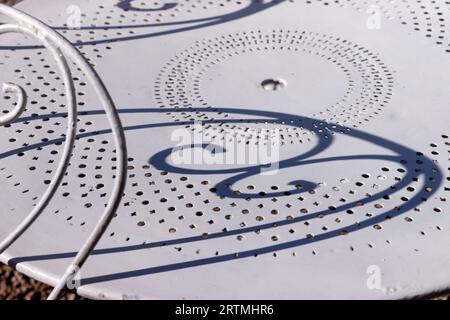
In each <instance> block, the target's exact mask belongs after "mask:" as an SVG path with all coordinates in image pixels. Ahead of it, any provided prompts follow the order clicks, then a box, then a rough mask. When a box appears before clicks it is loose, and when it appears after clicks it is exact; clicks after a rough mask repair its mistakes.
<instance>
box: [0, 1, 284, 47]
mask: <svg viewBox="0 0 450 320" xmlns="http://www.w3.org/2000/svg"><path fill="white" fill-rule="evenodd" d="M285 1H287V0H270V1H267V2H255V1H249V4H248V5H247V6H246V7H244V8H242V9H239V10H238V11H235V12H231V13H227V14H224V15H219V16H213V17H209V18H203V19H192V20H184V21H177V22H169V23H155V24H153V23H149V24H138V25H117V26H110V25H104V26H89V27H81V28H75V29H74V28H69V27H67V26H52V28H53V29H55V30H58V31H74V32H79V31H83V30H84V31H92V30H105V31H108V30H114V29H128V28H129V29H131V28H132V29H145V28H156V27H167V26H176V25H180V26H181V27H179V28H176V29H174V30H165V31H159V32H149V33H145V34H137V35H132V36H126V37H116V38H106V39H97V40H89V41H82V40H77V41H74V42H72V45H74V46H76V47H81V46H86V45H99V44H110V43H115V42H125V41H133V40H141V39H146V38H154V37H162V36H168V35H171V34H176V33H182V32H187V31H193V30H198V29H202V28H208V27H212V26H216V25H220V24H224V23H227V22H231V21H235V20H239V19H242V18H245V17H248V16H251V15H254V14H257V13H259V12H262V11H265V10H268V9H271V8H273V7H275V6H277V5H280V4H282V3H284V2H285ZM116 6H117V7H119V8H121V9H123V10H124V11H136V12H145V11H147V12H150V11H167V10H170V9H173V8H175V7H176V6H177V2H174V3H171V4H166V5H163V6H162V7H160V8H157V9H137V8H136V7H133V6H132V1H129V0H127V1H119V2H118V4H116ZM192 24H196V25H192ZM183 25H187V26H183ZM41 48H43V47H42V46H41V45H23V46H0V50H29V49H41Z"/></svg>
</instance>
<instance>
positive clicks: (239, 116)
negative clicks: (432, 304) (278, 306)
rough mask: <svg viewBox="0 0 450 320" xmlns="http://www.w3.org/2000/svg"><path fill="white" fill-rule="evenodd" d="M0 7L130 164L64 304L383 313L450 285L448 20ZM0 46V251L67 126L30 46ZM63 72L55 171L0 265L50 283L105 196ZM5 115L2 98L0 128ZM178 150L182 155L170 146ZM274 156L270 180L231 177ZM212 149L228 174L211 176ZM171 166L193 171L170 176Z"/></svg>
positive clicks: (449, 14) (150, 4)
mask: <svg viewBox="0 0 450 320" xmlns="http://www.w3.org/2000/svg"><path fill="white" fill-rule="evenodd" d="M17 8H19V9H20V10H23V11H24V12H27V13H29V14H32V15H33V16H35V17H37V18H38V19H40V20H42V21H43V22H44V23H46V24H48V25H50V26H51V27H52V28H53V29H54V30H55V31H57V32H58V33H60V34H61V35H63V36H64V37H66V38H67V39H68V40H69V41H70V42H72V44H73V45H74V47H76V48H77V49H79V50H80V51H81V52H82V53H83V54H84V56H85V57H86V58H87V59H88V60H89V62H90V63H91V65H92V66H93V68H94V69H95V70H96V71H97V72H98V74H99V75H100V77H101V79H102V80H103V82H104V84H105V87H106V88H107V90H108V91H109V93H110V94H111V96H112V99H113V101H114V103H115V106H116V107H117V110H118V113H119V115H120V118H121V120H122V123H123V128H124V132H125V137H126V141H127V145H128V167H127V173H126V175H127V182H126V183H127V184H126V188H125V191H124V194H123V197H122V199H121V202H120V206H119V208H118V210H117V212H116V214H115V216H114V219H113V220H112V222H111V224H110V225H109V227H108V229H107V231H106V233H105V234H104V235H103V237H102V239H101V241H100V243H99V245H98V246H97V247H96V249H95V250H94V251H93V252H92V254H91V256H90V257H89V259H88V260H87V262H86V264H85V266H84V267H83V268H82V269H81V271H80V273H79V275H80V277H81V286H80V287H79V288H78V293H79V294H80V295H82V296H85V297H89V298H95V299H104V298H113V299H122V298H123V299H144V298H145V299H181V298H183V299H188V298H189V299H228V298H233V299H248V298H253V299H255V298H256V299H287V298H291V299H292V298H326V299H334V298H367V299H385V298H388V299H398V298H408V297H414V296H417V295H423V294H428V293H431V292H434V291H441V290H444V289H447V288H448V287H449V286H450V273H449V271H448V270H450V252H449V250H447V247H448V243H449V241H450V233H449V232H448V230H449V228H450V222H449V221H450V220H449V219H448V214H449V209H450V208H449V204H448V194H449V192H450V177H449V172H448V171H449V167H450V164H449V152H450V138H449V136H450V130H449V120H450V108H449V101H450V90H448V83H450V73H448V72H447V70H449V68H450V41H449V39H448V35H447V33H448V30H449V28H448V25H447V21H448V20H449V19H450V4H449V2H448V1H444V0H440V1H433V3H428V2H427V3H424V2H416V1H400V0H399V1H387V0H386V1H384V0H383V1H346V0H339V1H321V0H317V1H302V0H293V1H281V0H273V1H256V0H255V1H250V0H249V1H225V0H221V1H203V0H195V1H194V0H189V1H188V0H185V1H173V0H171V1H146V0H140V1H114V0H101V1H90V0H77V1H74V0H70V1H66V0H61V1H57V2H55V1H50V0H41V1H38V2H36V1H30V0H25V1H24V2H22V3H20V4H19V5H18V6H17ZM2 21H5V22H9V20H8V19H7V18H2ZM0 49H1V51H0V55H1V64H0V68H1V72H0V80H1V81H2V82H9V83H16V84H18V85H20V86H21V87H23V88H24V90H25V92H26V95H27V98H28V99H27V106H26V107H27V109H26V111H25V112H24V113H23V114H22V115H21V116H20V117H19V118H18V119H17V120H16V121H15V122H14V123H12V124H11V125H8V126H6V127H4V128H0V130H1V132H2V134H1V135H0V159H1V160H0V185H1V193H0V203H1V204H2V207H1V210H0V217H1V223H0V239H3V238H6V237H7V236H8V235H9V234H10V232H11V231H13V230H14V228H15V227H16V226H17V225H19V224H20V222H21V221H22V220H23V219H24V218H25V217H26V216H27V214H28V213H29V212H30V211H32V210H33V207H35V206H36V203H37V202H38V201H39V199H40V198H41V196H42V194H43V193H44V192H45V191H46V190H47V189H48V186H49V184H50V183H51V179H52V177H53V175H54V174H55V170H56V169H57V166H58V163H59V161H60V159H61V154H62V152H63V150H64V147H65V140H66V137H67V136H66V131H67V118H68V116H69V114H70V112H69V111H70V110H69V109H68V103H67V93H65V92H66V91H65V87H64V81H63V80H64V79H63V75H61V73H60V72H59V70H58V66H57V64H56V61H55V60H54V59H53V57H52V55H51V52H49V51H48V50H46V49H45V48H43V46H42V43H39V42H38V41H36V40H34V39H32V37H29V36H28V37H27V36H23V35H17V34H15V35H3V36H2V41H1V47H0ZM69 65H70V67H71V69H72V79H73V84H74V86H75V91H76V98H77V102H76V104H77V106H78V113H77V126H78V129H77V136H76V141H75V146H74V149H73V152H72V156H71V160H70V165H69V167H68V168H67V171H66V173H65V175H64V177H63V180H62V183H61V185H60V186H59V188H57V190H56V194H55V196H54V197H53V198H52V199H51V201H50V203H49V205H48V206H47V207H46V208H45V211H44V212H43V213H42V215H41V216H40V217H39V218H38V219H37V220H36V221H35V222H34V223H33V224H32V225H31V226H30V228H29V229H28V230H27V231H26V232H25V233H24V234H23V235H22V236H21V237H20V238H19V239H18V240H17V241H15V242H14V243H13V244H12V246H10V247H9V248H8V250H6V251H5V252H4V254H3V255H2V256H1V259H2V261H4V262H7V263H9V264H11V265H13V266H15V267H17V269H18V270H19V271H20V272H23V273H26V274H27V275H30V276H31V277H33V278H36V279H38V280H41V281H44V282H46V283H49V284H51V285H55V284H56V283H57V282H58V280H59V279H60V278H61V276H62V274H63V273H64V271H65V270H66V268H67V266H68V265H69V264H70V263H71V261H72V260H73V258H74V257H75V255H76V254H77V252H78V251H79V249H80V247H82V245H83V244H84V243H85V241H86V239H87V237H88V236H89V234H90V233H91V231H92V230H93V228H94V226H95V225H96V224H97V223H98V221H99V219H100V217H101V215H102V213H103V212H104V210H105V206H106V205H107V204H108V203H109V202H108V201H110V200H109V199H110V198H111V195H112V185H113V183H114V181H116V182H117V179H118V177H117V174H116V172H117V169H118V168H117V160H118V159H117V157H118V149H117V146H116V145H115V143H114V139H113V135H112V127H111V123H110V121H109V120H108V117H107V116H106V114H105V111H104V109H103V108H102V105H101V103H100V101H99V96H98V94H97V93H96V91H95V90H94V89H95V88H94V87H93V86H92V83H90V82H89V81H88V80H87V79H86V70H85V69H82V68H80V66H79V65H77V64H76V63H74V61H73V60H71V59H69ZM15 102H16V97H15V96H14V95H11V94H7V93H5V94H4V95H3V99H2V105H1V107H2V108H1V109H0V112H4V114H7V112H8V111H9V112H11V110H13V109H14V107H15V105H14V103H15ZM186 133H189V134H191V135H192V136H194V137H200V140H194V143H192V144H191V143H189V144H183V143H180V142H182V141H183V140H182V139H181V138H182V137H183V134H186ZM204 141H208V144H206V143H204ZM274 144H276V145H277V146H278V147H279V148H278V149H277V150H279V155H278V156H279V161H275V162H272V163H271V166H267V163H265V162H264V164H261V163H260V162H257V161H256V162H251V161H250V160H251V159H252V156H251V155H254V154H255V152H256V151H255V150H260V149H261V148H262V146H270V145H274ZM211 146H213V148H211ZM255 146H259V148H256V149H252V147H255ZM174 148H175V149H174ZM231 148H236V150H238V152H237V154H238V155H241V156H242V155H243V154H246V155H247V156H248V157H247V158H245V157H244V158H243V159H241V158H239V159H238V160H239V161H235V162H233V161H226V160H233V157H232V156H231V157H228V158H227V155H233V154H234V155H235V154H236V153H233V152H232V151H231ZM183 152H186V153H183ZM180 153H183V155H186V154H193V155H194V161H193V162H192V163H185V162H183V163H179V162H177V161H176V160H177V159H178V158H176V157H174V155H180ZM195 157H198V158H195ZM196 160H199V161H196ZM208 161H209V162H208ZM269 167H270V168H269Z"/></svg>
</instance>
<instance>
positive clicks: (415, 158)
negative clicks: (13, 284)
mask: <svg viewBox="0 0 450 320" xmlns="http://www.w3.org/2000/svg"><path fill="white" fill-rule="evenodd" d="M180 111H182V112H193V113H195V112H199V111H201V112H203V113H207V112H214V113H217V112H219V113H221V114H222V113H227V114H231V115H234V116H239V117H241V118H235V119H230V118H226V119H216V120H207V121H204V122H203V123H204V124H218V125H222V124H242V123H252V124H259V123H260V124H264V123H267V122H268V121H269V122H270V123H274V124H283V125H289V126H292V127H297V128H302V129H306V130H309V131H312V132H314V133H315V136H316V137H317V138H318V143H317V145H316V146H315V147H314V148H312V149H311V150H310V151H308V152H305V153H303V154H299V155H297V156H295V157H292V158H290V159H285V160H281V161H279V163H278V165H279V168H280V170H283V169H286V168H296V167H300V166H302V165H307V164H313V163H314V164H318V163H330V162H336V161H355V160H380V161H390V162H393V163H395V164H396V165H401V166H402V167H403V170H404V177H403V178H401V179H399V180H398V181H397V182H396V184H395V185H392V186H391V187H390V188H387V189H386V190H382V191H380V192H378V193H376V194H373V195H371V196H370V197H368V198H364V199H359V200H357V201H353V202H351V203H345V204H343V205H341V206H338V207H333V208H329V209H327V210H322V211H320V212H313V213H309V214H305V215H302V216H300V217H296V218H294V219H292V220H287V219H286V220H280V221H277V222H271V223H266V224H261V225H257V226H252V227H246V228H242V229H236V230H229V231H227V232H220V233H215V234H210V235H208V237H207V238H206V239H205V237H204V236H203V235H199V236H193V237H188V238H180V239H174V240H167V241H158V242H153V243H144V244H140V245H131V246H122V247H116V248H106V249H96V250H94V251H93V253H92V255H104V254H113V253H120V252H129V251H137V250H146V249H150V248H157V247H165V246H172V245H179V244H185V243H192V242H200V241H209V240H211V239H219V238H227V237H230V236H236V235H243V234H246V233H251V232H255V231H260V230H265V229H272V228H273V226H274V224H276V225H277V226H286V225H291V224H295V223H300V222H304V221H307V220H310V219H314V218H317V217H318V216H319V215H320V216H331V215H335V214H337V213H340V212H343V211H347V210H351V209H352V208H355V207H357V206H360V205H361V203H363V205H369V204H375V203H376V201H378V200H382V199H383V198H386V197H389V196H391V195H393V194H395V193H397V192H399V191H401V190H403V189H405V188H407V187H408V186H410V184H411V183H413V182H416V181H419V180H420V181H426V183H425V184H424V185H423V186H422V187H421V188H420V189H418V190H416V193H415V195H414V196H413V197H412V198H410V199H408V200H407V201H405V202H402V203H401V204H399V205H398V206H397V207H395V208H392V209H387V210H384V212H383V213H380V214H378V215H376V216H373V217H370V218H367V219H366V220H364V221H361V222H359V223H358V224H354V225H349V226H346V227H342V228H339V229H337V230H333V231H327V232H324V233H322V234H319V235H316V236H315V237H313V238H300V239H296V240H293V241H289V242H284V243H278V244H276V245H270V246H265V247H261V248H257V249H252V250H247V251H239V252H236V253H233V254H225V255H218V256H214V257H209V258H204V259H197V260H192V261H185V262H181V263H175V264H169V265H162V266H156V267H150V268H144V269H139V270H130V271H126V272H121V273H115V274H105V275H101V276H95V277H91V278H85V279H82V281H81V282H82V285H87V284H94V283H99V282H104V281H111V280H117V279H125V278H131V277H138V276H143V275H150V274H156V273H161V272H168V271H174V270H180V269H186V268H194V267H197V266H204V265H210V264H216V263H221V262H225V261H233V260H239V259H246V258H250V257H255V256H259V255H263V254H268V253H274V252H277V251H282V250H286V249H290V248H295V247H300V246H304V245H310V244H312V243H317V242H320V241H325V240H329V239H332V238H334V237H339V236H342V234H343V233H345V234H351V233H352V232H356V231H358V230H362V229H365V228H369V227H372V226H374V225H377V224H381V223H383V222H386V221H387V220H391V219H394V218H396V217H399V216H400V215H402V214H404V213H405V212H408V211H410V210H413V209H415V208H417V207H418V206H419V205H420V204H422V203H423V202H425V201H427V199H429V198H430V197H432V196H433V194H434V193H436V191H437V190H438V189H439V187H440V186H441V185H442V183H443V179H444V176H443V172H442V171H441V170H440V168H438V167H437V166H436V164H435V163H434V162H433V161H432V160H431V159H429V158H428V157H426V156H424V155H423V154H421V153H418V152H417V151H414V150H412V149H410V148H408V147H406V146H403V145H400V144H398V143H395V142H393V141H390V140H387V139H385V138H382V137H379V136H375V135H372V134H369V133H367V132H364V131H361V130H359V129H353V128H352V129H350V128H347V127H345V126H341V125H338V124H333V123H326V122H323V121H320V120H317V119H312V118H307V117H303V116H298V115H292V114H285V113H280V112H266V111H260V110H248V109H235V108H214V109H205V108H184V109H178V108H148V109H121V110H119V112H120V114H121V115H126V114H157V113H167V112H180ZM102 114H104V112H103V111H101V110H93V111H88V112H80V114H79V116H80V117H83V116H89V115H102ZM66 116H67V114H65V113H59V114H50V115H40V116H32V117H23V118H21V119H19V120H17V122H25V121H28V122H30V121H35V120H39V119H47V118H58V117H66ZM243 116H245V117H243ZM253 117H255V118H253ZM193 124H194V121H190V120H189V121H181V122H176V121H175V122H173V121H172V122H163V123H149V124H143V125H135V126H125V131H134V130H146V129H158V128H163V127H180V126H188V125H193ZM110 132H111V130H109V129H105V130H98V131H92V132H85V133H82V134H79V135H78V136H77V139H84V138H88V137H92V136H97V135H104V134H109V133H110ZM343 134H345V135H347V136H350V137H353V138H357V139H361V140H363V141H366V142H369V143H371V144H374V145H376V146H379V147H383V148H385V149H386V150H388V151H389V155H385V154H373V155H352V156H341V157H331V158H323V159H310V158H311V157H313V156H316V155H319V154H320V153H321V152H323V151H325V150H326V149H327V148H329V147H330V146H331V145H332V144H333V143H334V142H335V140H336V139H337V138H338V137H339V136H340V135H343ZM63 142H64V140H63V139H56V140H51V141H45V142H41V143H38V144H34V145H29V146H26V147H22V148H18V149H15V150H9V151H7V152H4V153H1V154H0V159H3V158H6V157H10V156H13V155H15V154H17V153H20V152H25V151H29V150H33V149H35V148H42V147H45V146H49V145H53V144H55V143H59V144H60V143H63ZM170 153H171V150H163V151H161V152H159V153H157V154H155V155H154V156H152V157H151V158H150V159H149V163H150V164H151V165H152V166H154V167H155V168H156V169H158V170H162V171H167V172H172V173H181V174H186V175H205V174H218V173H220V174H229V175H232V176H231V177H230V178H227V179H225V180H224V181H222V182H220V183H218V184H217V185H216V187H215V189H216V190H215V193H216V195H217V196H230V197H233V194H234V193H232V192H231V193H229V190H228V191H227V190H225V189H224V186H225V185H226V186H228V189H229V186H233V185H235V184H236V183H237V182H239V181H241V180H242V179H247V178H249V177H251V176H254V175H256V174H259V173H260V172H261V167H262V166H258V165H256V166H249V167H246V168H231V169H229V170H228V169H226V170H220V171H211V170H208V169H186V168H179V167H174V166H173V165H171V164H170V163H168V157H169V155H170ZM296 182H297V181H293V182H291V184H292V183H296ZM314 187H315V185H314V184H313V183H310V184H309V185H308V188H314ZM289 192H292V193H286V192H283V194H279V196H287V195H291V194H293V193H294V192H302V191H298V190H290V191H289ZM234 196H235V197H240V196H239V195H238V196H236V195H234ZM245 196H246V197H260V196H261V195H259V194H246V195H245ZM75 255H76V252H65V253H55V254H46V255H36V256H28V257H17V258H14V259H11V260H10V261H9V263H10V264H11V265H12V266H16V265H17V264H18V263H22V262H30V261H41V260H54V259H64V258H71V257H74V256H75Z"/></svg>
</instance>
